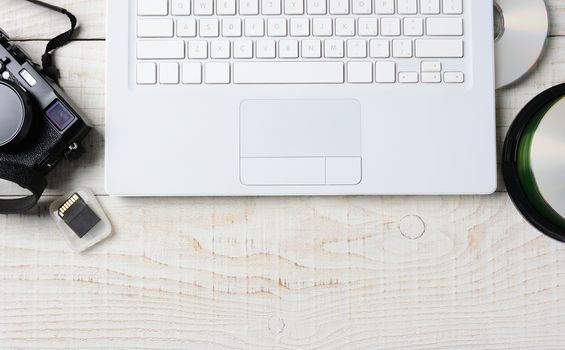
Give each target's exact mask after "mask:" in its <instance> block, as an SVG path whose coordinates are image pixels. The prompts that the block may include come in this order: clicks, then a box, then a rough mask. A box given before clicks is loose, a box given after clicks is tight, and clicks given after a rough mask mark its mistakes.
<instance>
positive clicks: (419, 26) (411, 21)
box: [404, 18, 424, 36]
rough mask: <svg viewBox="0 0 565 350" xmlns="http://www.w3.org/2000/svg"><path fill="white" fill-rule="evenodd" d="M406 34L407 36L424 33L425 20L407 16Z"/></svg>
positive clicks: (405, 22)
mask: <svg viewBox="0 0 565 350" xmlns="http://www.w3.org/2000/svg"><path fill="white" fill-rule="evenodd" d="M404 35H405V36H422V35H424V20H423V19H422V18H405V19H404Z"/></svg>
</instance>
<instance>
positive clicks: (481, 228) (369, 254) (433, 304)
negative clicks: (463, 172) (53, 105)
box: [0, 0, 565, 350]
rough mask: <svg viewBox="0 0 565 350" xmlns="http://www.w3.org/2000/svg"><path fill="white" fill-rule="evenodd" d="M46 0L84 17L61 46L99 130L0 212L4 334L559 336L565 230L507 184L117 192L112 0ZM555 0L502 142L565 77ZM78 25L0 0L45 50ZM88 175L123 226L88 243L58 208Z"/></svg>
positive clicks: (12, 344)
mask: <svg viewBox="0 0 565 350" xmlns="http://www.w3.org/2000/svg"><path fill="white" fill-rule="evenodd" d="M112 1H124V0H112ZM474 1H479V0H474ZM51 2H52V3H55V4H58V5H62V6H64V7H67V8H68V9H69V10H71V11H72V12H74V13H75V14H76V15H77V16H78V18H79V19H80V21H81V24H82V26H81V31H80V35H79V39H78V40H77V41H75V42H73V43H72V44H71V45H69V46H68V47H66V48H64V49H62V50H61V51H60V52H58V54H57V56H56V57H57V63H58V66H59V68H60V69H61V74H62V79H61V84H62V86H63V87H64V88H65V90H66V91H67V92H68V93H69V95H70V96H71V98H73V99H74V101H75V102H76V103H78V105H79V106H80V107H81V108H82V110H83V111H84V112H85V114H86V115H87V116H88V117H89V118H90V119H91V120H92V122H93V123H94V125H95V129H96V130H95V132H93V133H92V135H90V136H89V138H88V139H87V140H86V142H85V146H86V148H87V151H88V153H87V154H86V156H85V157H84V158H83V159H81V160H80V161H78V162H77V163H75V164H72V165H70V164H62V165H61V166H60V167H59V168H58V169H57V170H56V171H55V172H54V173H53V175H52V176H51V178H50V181H51V187H50V189H49V190H48V192H47V195H46V196H45V198H44V201H43V202H42V204H41V205H40V207H39V208H38V209H36V210H34V211H33V212H32V213H30V214H28V215H19V216H18V215H16V216H0V349H11V348H14V349H19V348H44V349H47V348H49V349H67V348H70V349H74V348H93V349H94V348H97V349H99V348H104V349H125V348H140V349H371V350H373V349H391V348H400V349H431V348H442V349H463V348H469V349H471V348H473V349H475V348H487V349H520V348H522V349H534V348H537V349H563V348H565V244H560V243H558V242H556V241H553V240H551V239H549V238H546V237H545V236H543V235H541V234H540V233H538V232H537V231H536V230H534V229H533V228H532V227H530V226H529V225H528V224H527V223H526V222H525V221H524V220H523V219H522V218H521V216H520V215H519V213H518V212H517V211H516V210H515V209H514V207H513V205H512V203H511V201H510V200H509V198H508V195H507V194H506V193H505V190H504V187H503V185H500V186H499V191H498V192H497V193H496V194H494V195H492V196H484V197H480V196H467V197H464V196H457V197H337V198H308V197H301V198H159V199H120V198H111V197H108V196H106V195H105V193H104V185H103V183H104V179H103V168H104V165H103V164H104V159H103V158H104V152H103V150H104V72H105V68H104V65H105V58H104V57H105V47H104V37H105V2H104V1H103V0H57V1H56V0H52V1H51ZM547 2H548V5H549V7H550V11H551V19H552V29H551V38H550V40H549V45H548V47H547V53H546V56H545V58H544V59H543V61H542V62H541V64H540V66H539V68H538V69H537V70H536V71H535V72H534V73H533V74H532V75H530V76H529V77H528V78H527V79H525V80H524V81H523V82H522V83H521V84H519V85H517V86H515V87H513V88H511V89H507V90H504V91H500V92H499V93H498V116H499V118H498V131H499V136H500V142H499V143H501V142H502V138H503V136H504V134H505V133H506V131H507V129H508V126H509V124H510V123H511V121H512V119H513V117H514V116H515V115H516V114H517V112H518V111H519V110H520V109H521V108H522V107H523V106H524V105H525V103H526V102H527V101H529V99H531V98H532V97H533V96H534V95H535V94H537V93H538V92H540V91H542V90H544V89H545V88H548V87H550V86H553V85H555V84H557V83H560V82H562V81H565V37H564V35H565V1H563V0H548V1H547ZM67 25H68V24H67V20H66V18H65V17H64V16H60V15H57V14H53V13H50V12H48V11H45V10H43V9H41V8H39V7H35V6H32V5H29V4H27V3H26V2H25V1H22V0H2V1H1V4H0V27H2V28H4V30H5V31H7V32H8V33H10V34H11V36H12V37H13V38H14V39H16V40H22V42H21V43H20V44H21V45H22V46H23V47H24V48H25V49H27V50H28V51H29V52H30V53H31V54H32V55H33V56H34V57H35V58H36V59H37V58H38V57H39V56H40V54H41V52H42V50H43V48H44V46H45V44H46V41H45V40H46V39H48V38H50V37H52V36H54V35H55V34H58V33H59V32H61V31H64V30H66V28H67ZM77 186H87V187H91V188H92V189H93V190H94V191H95V193H96V194H97V195H98V196H99V199H100V201H101V203H102V205H103V206H104V207H105V209H106V210H107V211H108V213H109V215H110V217H111V220H112V222H113V224H114V228H115V235H114V236H113V237H112V238H111V239H109V240H108V241H106V242H104V243H103V244H101V245H99V246H97V247H95V248H94V249H92V250H90V251H88V252H87V253H85V254H82V255H78V254H74V253H71V252H70V251H69V249H68V248H67V246H66V244H65V242H64V241H63V239H62V236H61V235H60V233H59V232H58V231H57V228H56V227H55V225H54V224H53V222H52V221H51V219H50V218H49V215H48V213H47V207H48V204H49V202H50V201H52V200H53V199H55V198H56V196H59V195H62V194H64V193H65V192H67V191H68V190H71V189H73V188H75V187H77ZM18 193H20V192H19V190H17V189H14V188H13V187H10V186H7V185H6V184H2V185H0V195H2V196H8V195H14V194H18ZM424 225H425V232H424V234H423V235H422V236H421V237H419V236H420V233H421V231H422V229H423V227H424ZM418 237H419V238H418Z"/></svg>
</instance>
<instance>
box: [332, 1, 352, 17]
mask: <svg viewBox="0 0 565 350" xmlns="http://www.w3.org/2000/svg"><path fill="white" fill-rule="evenodd" d="M329 1H330V13H331V14H332V15H347V14H348V13H349V0H329Z"/></svg>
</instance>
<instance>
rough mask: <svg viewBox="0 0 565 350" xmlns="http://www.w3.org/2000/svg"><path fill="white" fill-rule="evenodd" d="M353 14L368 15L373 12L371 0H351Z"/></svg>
mask: <svg viewBox="0 0 565 350" xmlns="http://www.w3.org/2000/svg"><path fill="white" fill-rule="evenodd" d="M352 7H353V11H352V12H353V14H356V15H370V14H371V13H373V7H372V6H371V0H353V5H352Z"/></svg>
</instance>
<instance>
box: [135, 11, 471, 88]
mask: <svg viewBox="0 0 565 350" xmlns="http://www.w3.org/2000/svg"><path fill="white" fill-rule="evenodd" d="M465 1H470V0H465ZM134 3H135V2H134ZM136 5H137V8H136V9H135V12H136V13H137V20H136V22H137V23H136V31H137V33H136V37H137V43H136V56H137V69H136V82H137V84H138V85H160V84H170V85H182V84H461V83H463V82H464V81H465V64H464V31H463V19H464V13H463V12H464V9H463V0H137V4H136Z"/></svg>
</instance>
